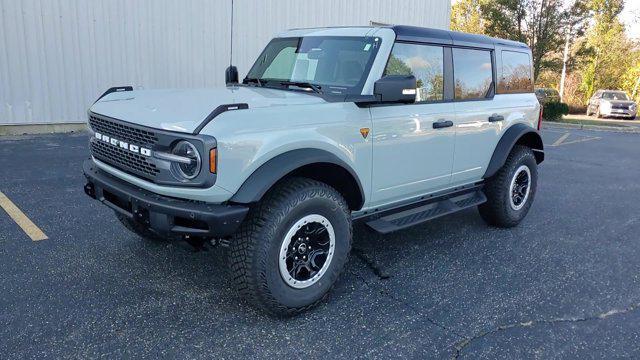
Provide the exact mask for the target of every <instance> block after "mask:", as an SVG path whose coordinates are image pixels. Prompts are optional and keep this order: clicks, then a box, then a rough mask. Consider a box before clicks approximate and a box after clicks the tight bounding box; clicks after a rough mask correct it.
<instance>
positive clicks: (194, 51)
mask: <svg viewBox="0 0 640 360" xmlns="http://www.w3.org/2000/svg"><path fill="white" fill-rule="evenodd" d="M0 10H1V11H2V14H1V16H0V124H42V123H69V122H84V121H85V117H86V109H87V108H88V106H89V105H90V104H91V103H92V101H93V100H94V99H95V98H96V97H97V96H98V95H99V94H100V93H102V92H103V91H104V90H106V89H107V88H109V87H111V86H119V85H134V86H136V87H137V86H142V87H144V88H167V87H207V86H216V85H222V84H223V83H224V69H225V68H226V66H228V62H229V24H230V19H231V17H230V13H231V0H0ZM234 11H235V15H234V17H235V25H234V60H233V61H234V64H235V65H236V66H238V68H239V70H240V75H241V76H244V74H245V73H246V71H247V70H248V69H249V67H250V66H251V64H252V63H253V60H254V59H255V57H256V56H257V55H258V53H259V52H260V51H261V50H262V48H263V47H264V45H265V44H266V43H267V41H269V39H270V38H271V37H273V36H274V35H275V34H277V33H279V32H280V31H282V30H284V29H288V28H297V27H313V26H333V25H368V24H369V23H370V22H371V21H374V22H380V23H390V24H408V25H418V26H428V27H435V28H443V29H448V28H449V12H450V0H402V1H401V0H235V10H234Z"/></svg>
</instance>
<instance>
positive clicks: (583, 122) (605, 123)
mask: <svg viewBox="0 0 640 360" xmlns="http://www.w3.org/2000/svg"><path fill="white" fill-rule="evenodd" d="M544 122H550V123H554V122H556V123H564V124H578V125H600V126H616V127H629V125H626V124H622V123H620V122H615V121H606V120H588V119H574V118H561V119H556V120H546V119H545V120H544Z"/></svg>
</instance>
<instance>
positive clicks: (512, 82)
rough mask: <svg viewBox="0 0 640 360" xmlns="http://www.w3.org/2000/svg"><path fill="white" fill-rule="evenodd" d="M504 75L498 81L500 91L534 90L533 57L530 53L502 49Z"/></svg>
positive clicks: (502, 92)
mask: <svg viewBox="0 0 640 360" xmlns="http://www.w3.org/2000/svg"><path fill="white" fill-rule="evenodd" d="M501 54H502V76H501V77H500V81H498V93H500V94H516V93H530V92H532V91H533V81H532V76H531V59H530V58H529V54H527V53H522V52H517V51H506V50H504V51H501ZM547 95H552V94H547Z"/></svg>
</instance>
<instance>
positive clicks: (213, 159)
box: [209, 149, 218, 174]
mask: <svg viewBox="0 0 640 360" xmlns="http://www.w3.org/2000/svg"><path fill="white" fill-rule="evenodd" d="M217 164H218V149H211V150H210V151H209V171H211V173H212V174H215V173H216V171H217V170H218V169H217V166H216V165H217Z"/></svg>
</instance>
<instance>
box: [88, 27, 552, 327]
mask: <svg viewBox="0 0 640 360" xmlns="http://www.w3.org/2000/svg"><path fill="white" fill-rule="evenodd" d="M227 74H228V77H229V78H228V84H227V86H226V87H222V88H217V89H198V90H145V91H142V90H135V91H134V90H133V89H132V88H131V87H121V88H112V89H110V90H109V91H107V92H106V93H105V94H104V95H103V96H102V97H100V98H99V99H98V100H97V101H96V103H95V104H93V106H92V107H91V109H90V110H89V121H88V123H89V126H90V129H91V132H92V134H91V140H90V149H91V159H90V160H87V161H86V162H85V164H84V174H85V176H86V178H87V184H86V186H85V192H86V193H87V194H88V195H89V196H91V197H92V198H94V199H97V200H99V201H101V202H102V203H104V204H105V205H107V206H108V207H110V208H112V209H113V210H114V211H115V213H116V214H117V216H118V218H119V219H120V220H121V222H122V223H123V224H124V226H126V227H127V228H128V229H130V230H131V231H133V232H134V233H136V234H138V235H140V236H141V237H143V238H147V239H154V238H182V239H186V240H188V241H189V242H191V243H193V244H196V245H197V244H199V243H201V242H203V241H211V242H213V243H215V244H223V245H226V246H229V247H230V267H231V270H232V273H233V279H234V281H235V282H236V283H237V285H238V289H239V291H240V294H241V296H242V297H244V298H246V299H247V300H248V301H249V302H250V303H251V304H253V305H255V306H257V307H259V308H262V309H264V310H266V311H267V312H269V313H272V314H278V315H286V314H294V313H297V312H299V311H302V310H304V309H307V308H309V307H311V306H314V305H315V304H317V303H318V302H320V301H321V300H322V299H323V298H324V297H325V296H326V295H327V293H328V292H329V290H330V288H331V287H332V286H333V284H334V283H335V282H336V280H337V278H338V276H339V274H340V272H341V270H342V269H343V267H344V265H345V262H346V261H347V258H348V255H349V252H350V250H351V241H352V240H351V239H352V223H353V222H354V221H359V222H362V223H364V224H366V225H368V226H369V227H370V228H371V229H373V230H375V231H377V232H380V233H389V232H392V231H396V230H400V229H404V228H406V227H408V226H412V225H415V224H419V223H422V222H424V221H427V220H430V219H433V218H436V217H439V216H443V215H446V214H450V213H453V212H456V211H459V210H462V209H466V208H469V207H476V206H478V208H479V212H480V215H481V216H482V218H483V219H484V220H485V221H486V222H487V223H489V224H490V225H494V226H500V227H511V226H515V225H517V224H518V223H519V222H520V221H521V220H522V219H523V218H524V217H525V215H526V214H527V212H528V211H529V208H530V207H531V204H532V202H533V199H534V197H535V193H536V185H537V179H538V176H537V164H539V163H540V162H542V161H543V159H544V152H543V144H542V140H541V138H540V135H539V132H538V130H539V128H540V121H541V108H540V105H539V103H538V100H537V99H536V96H535V94H534V91H533V80H532V67H531V51H530V50H529V48H528V47H527V46H526V45H524V44H522V43H518V42H513V41H508V40H501V39H494V38H489V37H486V36H480V35H470V34H464V33H457V32H449V31H443V30H434V29H426V28H416V27H409V26H394V27H341V28H321V29H296V30H289V31H286V32H284V33H282V34H280V35H279V36H278V37H276V38H274V39H273V40H272V41H271V42H270V43H269V44H268V45H267V47H266V48H265V49H264V51H263V52H262V53H261V54H260V56H259V57H258V59H257V60H256V62H255V64H254V65H253V67H252V68H251V69H250V70H249V72H248V74H247V76H246V77H245V78H244V80H243V81H242V83H237V79H234V71H228V72H227ZM236 74H237V72H236ZM236 77H237V75H236Z"/></svg>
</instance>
